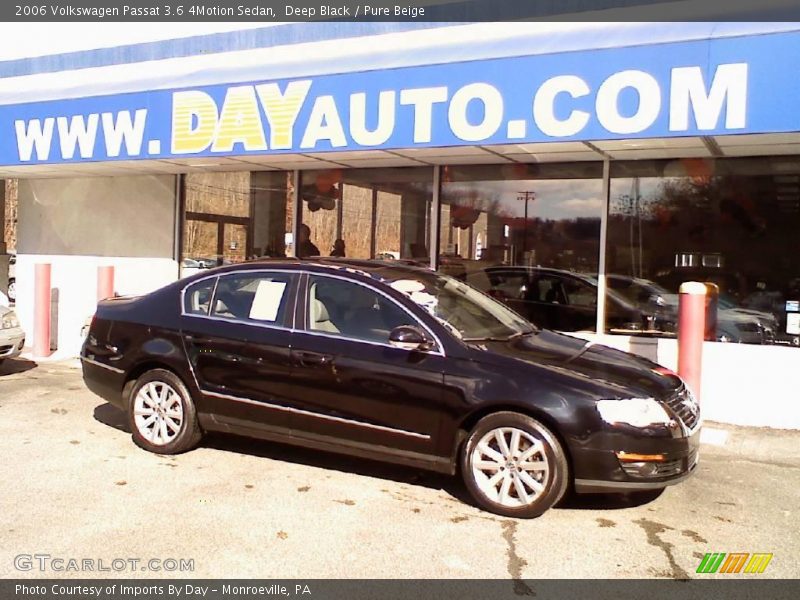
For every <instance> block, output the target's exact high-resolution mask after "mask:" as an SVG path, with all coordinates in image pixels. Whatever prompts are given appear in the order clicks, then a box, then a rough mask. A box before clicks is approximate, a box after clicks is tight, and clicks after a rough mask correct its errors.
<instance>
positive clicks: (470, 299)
mask: <svg viewBox="0 0 800 600" xmlns="http://www.w3.org/2000/svg"><path fill="white" fill-rule="evenodd" d="M390 285H391V286H392V287H393V288H395V289H396V290H398V291H401V292H403V293H404V294H406V295H407V296H408V297H409V298H411V300H413V301H414V302H415V303H416V304H418V305H419V306H421V307H422V308H424V309H425V310H426V311H428V312H429V313H430V314H432V315H433V316H434V317H436V319H437V320H438V321H439V322H440V323H442V324H443V325H444V326H445V327H447V329H449V330H450V331H451V332H452V333H453V334H454V335H455V336H456V337H458V338H460V339H462V340H464V341H467V342H469V341H482V340H494V339H497V340H506V339H508V338H510V337H515V336H518V335H523V334H526V333H531V332H533V331H535V328H534V327H533V325H531V324H530V323H529V322H528V321H526V320H524V319H523V318H522V317H520V316H519V315H517V314H516V313H514V312H513V311H511V310H509V309H508V308H506V306H505V305H503V304H500V303H499V302H497V301H496V300H494V299H492V298H490V297H489V296H486V295H485V294H483V293H481V292H479V291H478V290H476V289H475V288H473V287H471V286H469V285H467V284H466V283H463V282H461V281H459V280H457V279H453V278H452V277H448V276H446V275H439V274H436V273H432V274H431V276H425V277H420V278H408V279H398V280H396V281H394V282H392V283H391V284H390Z"/></svg>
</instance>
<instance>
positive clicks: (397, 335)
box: [389, 325, 433, 352]
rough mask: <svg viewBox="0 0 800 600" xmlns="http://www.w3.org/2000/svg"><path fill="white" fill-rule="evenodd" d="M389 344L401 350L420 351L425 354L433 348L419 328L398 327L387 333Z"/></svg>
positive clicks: (409, 326) (411, 326)
mask: <svg viewBox="0 0 800 600" xmlns="http://www.w3.org/2000/svg"><path fill="white" fill-rule="evenodd" d="M389 344H391V345H392V346H394V347H395V348H400V349H401V350H421V351H423V352H427V351H428V350H430V349H431V348H433V342H432V341H430V340H429V339H428V337H427V336H426V335H425V333H423V331H422V330H421V329H420V328H419V327H415V326H413V325H400V326H399V327H395V328H394V329H392V331H391V333H389Z"/></svg>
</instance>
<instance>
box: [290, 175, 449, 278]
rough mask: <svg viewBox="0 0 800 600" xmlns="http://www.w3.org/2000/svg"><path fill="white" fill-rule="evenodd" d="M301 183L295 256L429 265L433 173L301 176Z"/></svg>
mask: <svg viewBox="0 0 800 600" xmlns="http://www.w3.org/2000/svg"><path fill="white" fill-rule="evenodd" d="M300 178H301V183H300V201H301V202H302V210H301V216H302V220H301V225H300V227H299V239H298V247H297V253H298V255H299V256H314V255H320V256H346V257H349V258H381V259H385V260H399V259H405V260H414V261H418V262H420V263H421V264H426V265H427V264H429V262H430V261H429V254H428V248H430V241H429V237H430V231H429V229H430V227H429V222H430V221H429V218H430V206H431V201H432V190H433V169H432V168H415V167H414V168H388V169H334V170H325V171H304V172H302V173H301V174H300ZM306 236H308V239H306Z"/></svg>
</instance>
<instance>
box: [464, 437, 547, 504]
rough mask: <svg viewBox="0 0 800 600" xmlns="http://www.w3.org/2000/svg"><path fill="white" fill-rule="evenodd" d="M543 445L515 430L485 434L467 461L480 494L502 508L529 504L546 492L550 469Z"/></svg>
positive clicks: (542, 442) (541, 442) (537, 440)
mask: <svg viewBox="0 0 800 600" xmlns="http://www.w3.org/2000/svg"><path fill="white" fill-rule="evenodd" d="M544 444H545V442H544V441H543V440H540V439H538V438H536V437H534V436H533V435H531V434H530V433H528V432H527V431H523V430H522V429H518V428H516V427H498V428H496V429H492V430H490V431H489V432H487V433H486V434H485V435H484V436H483V437H482V438H481V439H480V441H479V442H478V443H477V444H476V445H475V448H474V450H473V452H472V456H471V457H470V464H471V468H472V476H473V478H474V480H475V483H476V484H477V486H478V489H479V490H480V491H481V493H482V494H483V495H484V496H485V497H486V498H487V499H488V500H491V501H492V502H496V503H497V504H500V505H501V506H503V507H506V508H524V507H526V506H529V505H531V504H533V503H534V502H535V501H536V500H537V499H538V498H539V497H540V496H541V495H542V494H543V493H544V492H545V490H546V489H547V485H548V483H549V479H550V471H551V469H550V465H549V463H548V459H547V454H546V453H545V445H544Z"/></svg>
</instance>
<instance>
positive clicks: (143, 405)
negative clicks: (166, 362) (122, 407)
mask: <svg viewBox="0 0 800 600" xmlns="http://www.w3.org/2000/svg"><path fill="white" fill-rule="evenodd" d="M133 414H134V423H135V425H136V429H137V430H138V431H139V434H141V436H142V437H143V438H145V439H146V440H147V441H148V442H150V443H151V444H153V445H155V446H164V445H166V444H169V443H170V442H171V441H173V440H174V439H175V437H176V436H177V435H178V434H179V433H180V431H181V427H182V425H183V403H182V401H181V397H180V394H178V392H176V391H175V389H174V388H173V387H172V386H171V385H169V384H167V383H164V382H163V381H150V382H148V383H146V384H145V385H143V386H142V388H141V389H140V390H139V392H138V393H137V394H136V399H135V400H134V407H133Z"/></svg>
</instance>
